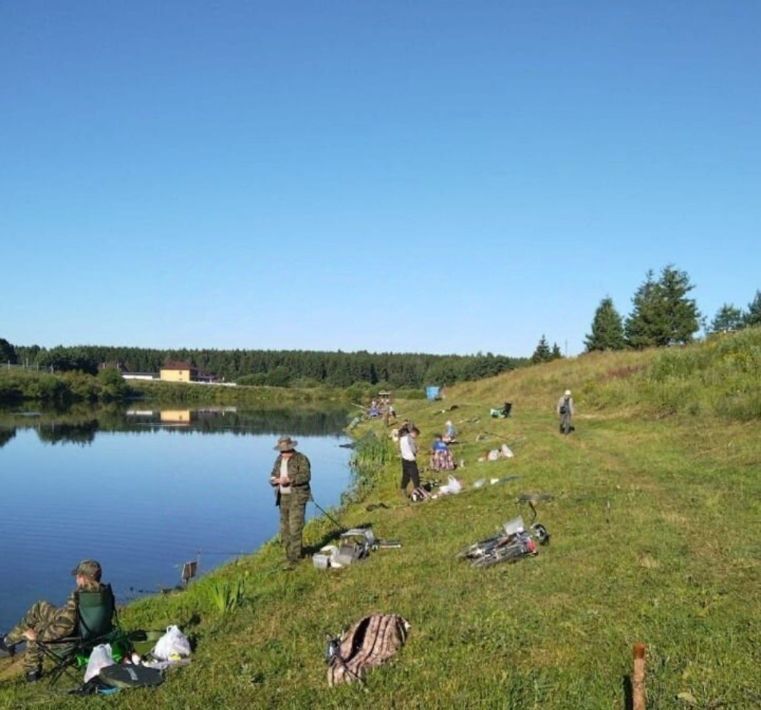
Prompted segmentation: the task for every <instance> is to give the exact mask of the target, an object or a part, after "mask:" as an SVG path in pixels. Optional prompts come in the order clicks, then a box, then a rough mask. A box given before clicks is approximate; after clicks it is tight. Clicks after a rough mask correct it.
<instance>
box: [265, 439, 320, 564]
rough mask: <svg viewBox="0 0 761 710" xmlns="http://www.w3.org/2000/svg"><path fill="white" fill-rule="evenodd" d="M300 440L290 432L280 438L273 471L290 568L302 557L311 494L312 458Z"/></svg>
mask: <svg viewBox="0 0 761 710" xmlns="http://www.w3.org/2000/svg"><path fill="white" fill-rule="evenodd" d="M297 444H298V441H294V440H293V439H291V438H290V437H289V436H286V437H283V438H281V439H280V440H279V441H278V442H277V446H275V451H279V452H280V455H279V456H278V457H277V459H275V464H274V466H273V467H272V473H271V475H270V484H271V485H272V486H273V487H274V488H275V490H276V497H275V505H278V506H280V541H281V542H282V544H283V547H284V549H285V556H286V560H287V563H286V567H288V568H290V567H292V566H293V565H295V564H296V563H297V562H298V561H299V560H300V559H301V552H302V541H301V534H302V532H303V530H304V514H305V511H306V506H307V503H308V502H309V498H310V497H311V490H310V488H309V481H310V479H311V477H312V473H311V466H310V464H309V459H308V458H307V457H306V456H304V454H302V453H299V452H298V451H296V445H297Z"/></svg>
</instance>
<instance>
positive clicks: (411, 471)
mask: <svg viewBox="0 0 761 710" xmlns="http://www.w3.org/2000/svg"><path fill="white" fill-rule="evenodd" d="M410 481H412V485H413V486H414V487H415V488H420V474H419V473H418V470H417V461H407V459H402V484H401V488H402V490H403V491H406V490H407V484H408V483H409V482H410Z"/></svg>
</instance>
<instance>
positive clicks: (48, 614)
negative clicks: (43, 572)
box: [0, 560, 103, 682]
mask: <svg viewBox="0 0 761 710" xmlns="http://www.w3.org/2000/svg"><path fill="white" fill-rule="evenodd" d="M71 574H72V575H73V576H74V577H75V578H76V585H77V587H76V589H75V590H74V591H73V592H72V593H71V594H70V595H69V598H68V599H67V600H66V603H65V604H64V605H63V606H62V607H55V606H53V605H52V604H50V603H49V602H45V601H39V602H36V603H35V604H34V605H33V606H32V607H31V608H30V609H29V611H27V612H26V614H24V616H23V618H22V619H21V621H20V622H19V623H18V624H17V625H16V626H14V627H13V628H12V629H11V630H10V631H9V632H8V633H7V634H5V637H0V651H3V652H4V653H5V654H6V655H11V656H12V655H13V654H14V652H15V646H16V645H17V644H19V643H22V642H23V641H26V654H25V655H24V669H25V671H26V679H27V680H28V681H30V682H31V681H35V680H37V679H38V678H39V677H40V675H41V674H42V651H41V650H40V648H39V646H38V645H37V642H38V641H43V642H44V641H56V640H57V639H61V638H65V637H66V636H73V635H76V633H77V631H78V629H77V625H78V611H77V593H78V592H80V591H88V592H89V591H95V592H97V591H100V590H101V589H102V587H103V585H101V583H100V577H101V574H102V570H101V567H100V563H98V562H96V561H95V560H83V561H82V562H80V563H79V564H78V565H77V566H76V567H75V568H74V569H73V570H72V571H71Z"/></svg>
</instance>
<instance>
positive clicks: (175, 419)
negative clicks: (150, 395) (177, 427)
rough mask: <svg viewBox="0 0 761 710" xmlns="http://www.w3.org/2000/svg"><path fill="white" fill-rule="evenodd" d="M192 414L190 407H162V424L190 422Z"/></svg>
mask: <svg viewBox="0 0 761 710" xmlns="http://www.w3.org/2000/svg"><path fill="white" fill-rule="evenodd" d="M191 419H192V414H191V412H190V410H189V409H162V410H161V423H162V424H190V420H191Z"/></svg>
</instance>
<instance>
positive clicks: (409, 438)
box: [399, 426, 420, 498]
mask: <svg viewBox="0 0 761 710" xmlns="http://www.w3.org/2000/svg"><path fill="white" fill-rule="evenodd" d="M418 434H420V430H419V429H418V428H417V427H414V426H413V427H412V428H411V429H410V430H409V431H408V432H407V433H406V434H404V436H402V437H401V438H400V439H399V451H400V452H401V454H402V483H401V492H402V495H403V496H404V497H405V498H406V497H407V485H408V484H409V482H410V481H412V485H413V489H414V488H419V487H420V473H419V472H418V468H417V437H418Z"/></svg>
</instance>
